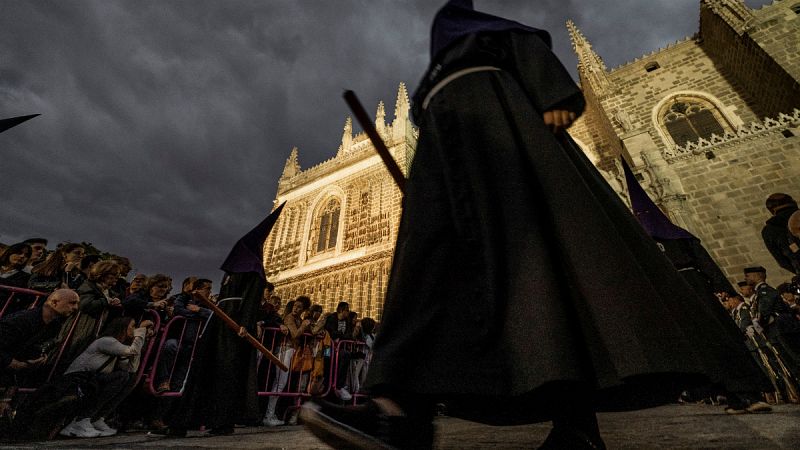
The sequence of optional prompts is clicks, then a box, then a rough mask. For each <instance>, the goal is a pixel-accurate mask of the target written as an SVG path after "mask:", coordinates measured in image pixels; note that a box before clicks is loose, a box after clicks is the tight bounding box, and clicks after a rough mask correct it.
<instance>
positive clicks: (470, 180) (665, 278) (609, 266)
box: [367, 32, 765, 423]
mask: <svg viewBox="0 0 800 450" xmlns="http://www.w3.org/2000/svg"><path fill="white" fill-rule="evenodd" d="M486 65H489V66H496V67H499V68H501V69H502V71H481V72H476V73H471V74H469V75H465V76H462V77H460V78H457V79H455V80H454V81H452V82H450V83H449V84H447V85H446V86H445V87H444V88H443V89H442V90H441V91H439V92H438V93H437V94H436V95H435V96H433V97H432V100H431V101H430V104H429V106H428V108H427V109H426V110H423V109H422V107H421V104H422V101H423V99H424V98H425V97H426V96H427V94H428V92H429V91H430V89H431V88H432V87H433V86H434V85H435V84H436V83H437V82H438V81H439V80H441V79H443V78H445V77H446V76H448V75H449V74H451V73H453V72H455V71H456V70H459V69H462V68H467V67H474V66H486ZM583 107H584V101H583V97H582V95H581V93H580V91H579V89H578V87H577V86H576V85H575V83H574V82H573V81H572V80H571V79H570V77H569V75H568V73H567V71H566V70H565V69H564V67H563V66H562V65H561V63H560V62H559V61H558V60H557V59H556V57H555V56H554V55H553V54H552V52H551V51H550V49H549V48H548V47H547V45H546V44H545V43H544V42H543V41H542V40H541V39H540V38H539V37H538V36H537V35H535V34H530V33H520V32H497V33H485V34H478V35H469V36H467V37H465V38H463V39H461V40H460V41H459V42H457V43H456V44H455V45H453V46H451V47H450V48H449V49H448V50H447V51H445V52H444V53H443V54H442V55H441V56H440V57H439V58H437V60H436V61H433V63H432V64H431V68H430V69H429V71H428V73H427V74H426V75H425V77H424V78H423V80H422V83H421V85H420V88H419V89H418V91H417V92H416V93H415V96H414V110H413V112H414V117H415V120H416V122H417V123H418V124H419V127H420V137H419V141H418V145H417V150H416V156H415V158H414V161H413V163H412V166H411V169H410V172H409V179H408V182H407V184H406V191H405V198H404V209H403V216H402V219H401V222H400V229H399V232H398V240H397V246H396V250H395V255H394V261H393V266H392V272H391V278H390V281H389V286H388V291H387V297H386V302H385V305H384V315H383V318H382V322H381V332H380V334H379V335H378V337H377V340H376V343H375V353H374V359H373V360H372V363H371V365H370V370H369V374H368V378H367V386H368V387H369V388H371V389H372V390H373V392H376V393H380V392H387V391H396V392H404V393H410V394H421V395H436V396H438V395H444V396H449V397H450V398H461V399H464V398H466V399H468V401H467V402H463V403H462V404H461V405H460V406H461V407H464V406H465V405H466V406H470V405H471V406H474V407H475V410H474V411H467V410H463V411H456V412H455V414H456V415H460V416H462V417H467V418H472V419H476V420H482V421H486V422H493V423H510V422H521V421H532V420H547V419H549V412H548V411H544V410H541V408H537V405H536V403H535V400H536V398H537V395H538V394H540V393H541V392H542V390H543V389H545V388H546V387H547V386H549V385H551V382H552V383H557V382H562V381H578V382H582V383H586V384H588V385H590V386H591V387H593V388H594V389H595V395H596V402H597V404H598V407H600V408H606V409H618V408H627V407H641V406H648V405H652V404H657V403H662V402H666V401H672V400H674V399H676V398H677V395H678V393H679V392H680V390H681V389H682V388H684V387H685V386H686V385H687V384H692V383H701V382H706V381H708V380H711V381H719V382H723V383H724V384H725V386H726V387H728V388H729V389H732V390H741V391H750V390H757V389H758V387H760V386H762V385H763V383H764V381H765V380H764V379H763V375H762V374H761V373H759V372H758V371H754V370H752V368H753V366H752V364H750V362H751V361H750V356H749V355H748V354H747V352H746V350H745V349H744V346H742V345H741V342H736V341H734V340H733V339H732V338H731V336H730V334H729V333H728V332H727V330H726V327H725V326H723V325H722V324H721V323H719V319H718V315H717V314H716V313H715V312H714V311H712V310H710V308H709V304H708V302H703V301H701V300H700V299H698V298H697V296H696V295H695V294H694V292H693V290H692V289H691V288H690V287H689V286H688V285H687V284H686V283H685V282H684V281H683V280H682V278H681V277H680V275H679V274H678V273H677V271H676V270H675V269H674V267H673V266H672V264H671V263H670V262H669V261H668V260H667V259H666V258H665V257H664V256H663V255H662V253H661V251H660V250H659V249H658V248H657V246H656V244H655V243H654V242H653V240H652V239H651V238H650V237H649V236H648V235H647V234H646V233H645V232H644V230H643V229H642V227H641V226H640V225H639V224H638V223H637V221H636V220H635V218H634V217H633V215H632V214H631V213H630V211H629V210H628V209H627V208H626V206H625V205H624V204H623V203H622V202H621V200H620V199H619V198H618V197H617V195H616V194H615V193H614V192H613V191H612V190H611V189H610V187H609V186H608V184H607V183H606V182H605V180H604V179H603V178H602V177H601V175H600V174H599V173H598V171H597V170H596V168H595V167H594V166H593V165H592V164H591V162H590V161H589V160H588V159H587V158H586V156H585V155H584V154H583V152H582V151H581V150H580V149H579V148H578V147H577V146H576V145H575V144H574V143H573V142H572V141H571V139H570V138H569V137H568V136H566V135H564V136H562V137H560V138H559V137H557V136H556V135H554V134H553V133H552V132H551V131H550V130H549V129H548V128H547V127H546V126H545V125H544V122H543V119H542V112H543V111H547V110H551V109H554V108H557V109H567V110H570V111H573V112H575V113H577V114H580V113H581V112H582V110H583ZM728 320H730V319H728ZM742 359H747V364H741V363H740V361H741V360H742ZM754 386H757V387H756V388H755V389H754ZM498 399H500V400H498ZM483 400H486V402H484V401H483ZM498 402H500V403H498ZM483 405H486V406H483ZM500 410H505V411H500ZM451 412H454V411H452V410H451ZM503 412H506V413H507V414H506V415H505V417H503V414H502V413H503Z"/></svg>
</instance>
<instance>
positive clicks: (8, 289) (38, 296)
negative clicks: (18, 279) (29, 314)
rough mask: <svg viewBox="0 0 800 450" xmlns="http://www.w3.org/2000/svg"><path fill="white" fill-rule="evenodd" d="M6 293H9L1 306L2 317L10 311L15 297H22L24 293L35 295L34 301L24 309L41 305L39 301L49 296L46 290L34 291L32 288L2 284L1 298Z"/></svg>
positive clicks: (0, 316) (0, 285)
mask: <svg viewBox="0 0 800 450" xmlns="http://www.w3.org/2000/svg"><path fill="white" fill-rule="evenodd" d="M4 293H8V297H6V298H5V301H4V302H3V306H2V307H0V318H2V317H3V316H4V315H5V314H6V311H9V307H10V306H11V305H12V304H13V303H14V298H15V297H20V296H22V295H29V296H32V297H33V301H31V303H30V305H27V306H26V307H25V308H22V309H31V308H35V307H37V306H38V305H39V303H40V302H41V301H42V300H43V299H45V298H47V294H46V293H44V292H39V291H34V290H32V289H25V288H19V287H13V286H5V285H2V284H0V298H3V297H5V294H4ZM9 312H10V311H9Z"/></svg>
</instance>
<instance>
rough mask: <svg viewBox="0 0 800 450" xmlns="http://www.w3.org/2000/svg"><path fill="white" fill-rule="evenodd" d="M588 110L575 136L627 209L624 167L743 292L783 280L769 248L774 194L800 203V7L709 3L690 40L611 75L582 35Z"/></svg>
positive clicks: (793, 0) (793, 1)
mask: <svg viewBox="0 0 800 450" xmlns="http://www.w3.org/2000/svg"><path fill="white" fill-rule="evenodd" d="M567 27H568V29H569V32H570V35H571V38H572V43H573V48H574V50H575V52H576V54H577V56H578V72H579V76H580V83H581V87H582V90H583V92H584V94H585V95H586V98H587V103H588V106H587V110H586V112H585V113H584V115H583V117H581V119H579V120H578V121H577V122H576V124H575V125H574V126H573V127H572V128H571V129H570V133H571V134H572V135H573V136H574V137H575V138H576V140H577V141H578V142H579V144H580V145H581V146H582V147H583V149H584V151H585V152H586V153H587V155H588V156H589V157H590V158H591V159H592V160H593V162H595V164H596V165H597V166H598V168H600V169H601V170H602V172H603V173H604V175H605V176H606V178H607V179H608V180H609V182H610V183H611V184H612V186H613V187H615V189H616V190H617V191H618V192H619V193H620V194H621V196H622V197H623V198H625V187H624V181H623V180H624V178H623V177H622V176H621V175H622V172H621V170H619V168H618V167H617V164H618V163H617V161H618V159H617V158H618V157H619V156H620V155H622V157H624V158H625V159H626V160H627V161H628V162H629V163H630V164H631V166H632V167H633V169H634V172H635V173H636V174H637V178H638V179H639V180H640V182H641V184H642V186H643V187H644V188H645V189H646V190H647V191H648V193H649V194H650V197H651V198H653V199H654V200H655V201H656V203H657V204H659V206H660V207H661V208H662V209H663V210H664V211H665V212H667V213H668V214H669V216H670V217H671V218H672V220H673V222H675V223H677V224H679V225H681V226H683V227H684V228H686V229H688V230H689V231H691V232H692V233H693V234H695V235H696V236H697V237H698V238H700V239H701V240H702V241H703V244H704V245H705V247H706V248H707V249H708V250H709V253H711V255H712V256H713V257H714V259H715V260H716V261H717V263H718V264H719V265H720V266H721V267H722V268H723V270H724V271H725V272H726V273H727V275H728V276H729V278H731V279H732V280H740V279H742V269H743V268H744V267H746V266H748V265H755V264H759V265H763V266H764V267H766V268H767V270H768V274H769V279H770V280H771V281H772V283H773V284H774V285H776V284H778V283H780V282H782V281H784V280H786V279H788V278H789V277H790V276H791V274H789V273H788V272H785V271H783V270H782V269H780V268H779V267H778V265H777V263H775V261H774V260H773V258H772V257H771V255H770V254H769V253H768V252H767V250H766V248H765V247H764V244H763V242H762V240H761V228H762V227H763V225H764V221H765V220H766V219H768V218H769V212H768V211H767V210H766V208H765V207H764V201H765V199H766V197H767V196H768V195H769V194H771V193H773V192H785V193H788V194H791V195H793V196H794V197H795V198H798V199H800V110H798V109H797V108H800V85H798V81H800V0H783V1H776V2H773V3H772V4H771V5H767V6H764V7H762V8H760V9H757V10H754V9H751V8H748V7H747V6H746V5H745V4H744V3H743V2H742V1H741V0H701V1H700V29H699V31H698V33H697V34H696V35H694V36H692V37H690V38H686V39H684V40H681V41H678V42H676V43H674V44H672V45H669V46H668V47H666V48H663V49H660V50H657V51H655V52H653V53H651V54H648V55H645V56H643V57H641V58H638V59H635V60H634V61H632V62H629V63H626V64H623V65H622V66H620V67H617V68H614V69H611V70H608V69H606V67H605V65H604V64H603V61H602V59H601V58H600V56H599V55H597V54H596V53H595V52H594V51H593V50H592V47H591V45H590V43H589V41H588V40H587V39H586V37H585V36H584V35H583V34H581V32H580V31H579V30H578V28H577V27H576V25H575V24H574V23H572V22H568V23H567Z"/></svg>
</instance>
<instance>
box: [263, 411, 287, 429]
mask: <svg viewBox="0 0 800 450" xmlns="http://www.w3.org/2000/svg"><path fill="white" fill-rule="evenodd" d="M261 424H262V425H264V426H265V427H279V426H281V425H283V421H282V420H281V419H278V418H277V417H275V415H274V414H273V415H270V416H266V417H264V420H262V421H261Z"/></svg>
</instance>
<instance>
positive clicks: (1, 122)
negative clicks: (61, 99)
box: [0, 114, 39, 133]
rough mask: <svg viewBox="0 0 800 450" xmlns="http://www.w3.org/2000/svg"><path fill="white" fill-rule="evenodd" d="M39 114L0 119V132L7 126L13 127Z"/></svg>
mask: <svg viewBox="0 0 800 450" xmlns="http://www.w3.org/2000/svg"><path fill="white" fill-rule="evenodd" d="M38 115H39V114H31V115H29V116H19V117H11V118H9V119H0V133H2V132H3V131H6V130H7V129H9V128H12V127H15V126H17V125H19V124H21V123H22V122H25V121H26V120H30V119H33V118H34V117H36V116H38Z"/></svg>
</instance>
